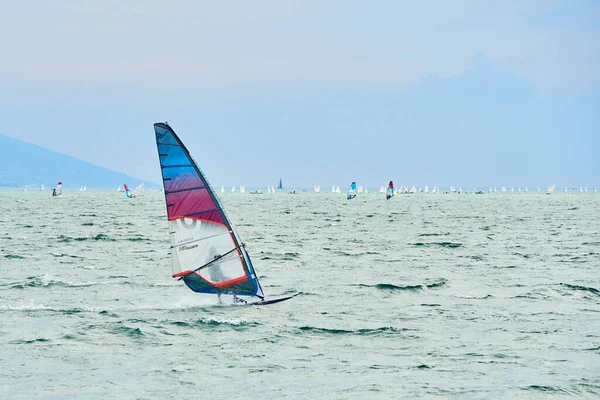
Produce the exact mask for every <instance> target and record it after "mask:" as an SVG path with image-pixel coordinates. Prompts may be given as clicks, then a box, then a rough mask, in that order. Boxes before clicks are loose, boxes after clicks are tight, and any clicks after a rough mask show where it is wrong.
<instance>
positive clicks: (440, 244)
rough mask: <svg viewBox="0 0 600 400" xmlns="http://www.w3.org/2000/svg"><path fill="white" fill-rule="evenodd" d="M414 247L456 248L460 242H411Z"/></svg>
mask: <svg viewBox="0 0 600 400" xmlns="http://www.w3.org/2000/svg"><path fill="white" fill-rule="evenodd" d="M413 246H415V247H444V248H447V249H456V248H458V247H462V246H463V245H462V243H453V242H431V243H423V242H417V243H413Z"/></svg>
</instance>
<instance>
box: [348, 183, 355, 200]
mask: <svg viewBox="0 0 600 400" xmlns="http://www.w3.org/2000/svg"><path fill="white" fill-rule="evenodd" d="M355 197H356V182H352V183H351V184H350V189H348V196H347V197H346V198H347V199H348V200H352V199H353V198H355Z"/></svg>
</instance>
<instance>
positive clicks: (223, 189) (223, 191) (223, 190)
mask: <svg viewBox="0 0 600 400" xmlns="http://www.w3.org/2000/svg"><path fill="white" fill-rule="evenodd" d="M221 193H225V186H224V185H221Z"/></svg>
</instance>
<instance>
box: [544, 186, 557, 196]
mask: <svg viewBox="0 0 600 400" xmlns="http://www.w3.org/2000/svg"><path fill="white" fill-rule="evenodd" d="M555 186H556V185H552V186H550V187H549V188H548V192H546V194H552V193H554V187H555Z"/></svg>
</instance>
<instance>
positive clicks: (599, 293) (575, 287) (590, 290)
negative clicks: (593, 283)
mask: <svg viewBox="0 0 600 400" xmlns="http://www.w3.org/2000/svg"><path fill="white" fill-rule="evenodd" d="M560 285H561V286H563V287H566V288H567V289H570V290H577V291H583V292H588V293H591V294H593V295H596V296H600V290H598V289H596V288H593V287H587V286H580V285H571V284H568V283H561V284H560Z"/></svg>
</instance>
